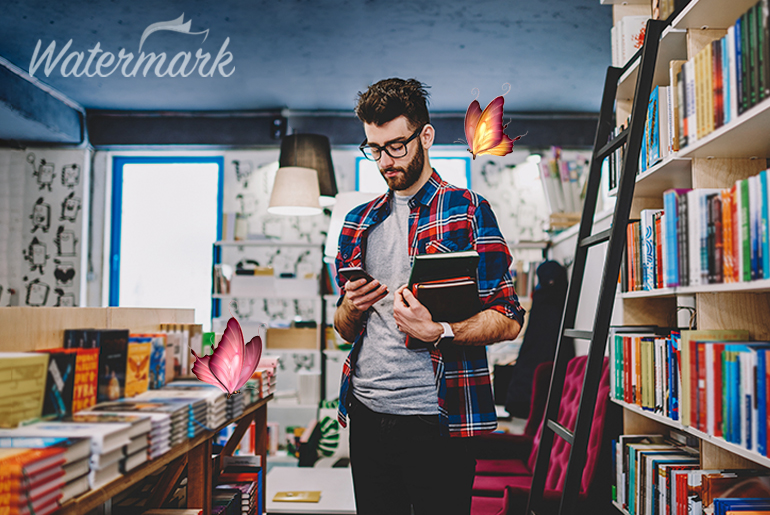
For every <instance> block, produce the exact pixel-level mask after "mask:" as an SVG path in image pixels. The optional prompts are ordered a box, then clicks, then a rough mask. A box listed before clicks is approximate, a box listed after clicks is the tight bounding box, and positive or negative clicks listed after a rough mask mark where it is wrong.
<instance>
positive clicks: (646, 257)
mask: <svg viewBox="0 0 770 515" xmlns="http://www.w3.org/2000/svg"><path fill="white" fill-rule="evenodd" d="M660 212H661V210H659V209H643V210H642V211H641V213H640V218H641V237H642V248H641V260H642V263H643V267H642V270H643V273H644V276H643V282H644V283H643V287H644V290H647V291H651V290H654V289H655V286H656V284H655V256H656V249H655V225H654V222H653V218H654V217H655V215H656V214H658V213H660Z"/></svg>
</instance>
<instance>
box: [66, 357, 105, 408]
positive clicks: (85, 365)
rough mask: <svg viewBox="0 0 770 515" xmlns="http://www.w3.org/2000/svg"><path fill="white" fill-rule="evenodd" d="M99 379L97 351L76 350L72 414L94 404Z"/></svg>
mask: <svg viewBox="0 0 770 515" xmlns="http://www.w3.org/2000/svg"><path fill="white" fill-rule="evenodd" d="M98 377H99V349H77V358H76V360H75V383H74V388H73V394H72V412H73V413H77V412H78V411H80V410H84V409H88V408H90V407H91V406H93V405H94V404H96V390H97V384H98V383H97V380H98Z"/></svg>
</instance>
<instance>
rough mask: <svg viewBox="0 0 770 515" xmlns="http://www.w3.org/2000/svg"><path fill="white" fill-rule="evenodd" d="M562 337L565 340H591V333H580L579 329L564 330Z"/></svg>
mask: <svg viewBox="0 0 770 515" xmlns="http://www.w3.org/2000/svg"><path fill="white" fill-rule="evenodd" d="M564 336H566V337H567V338H577V339H578V340H592V339H593V337H594V332H593V331H580V330H579V329H565V330H564Z"/></svg>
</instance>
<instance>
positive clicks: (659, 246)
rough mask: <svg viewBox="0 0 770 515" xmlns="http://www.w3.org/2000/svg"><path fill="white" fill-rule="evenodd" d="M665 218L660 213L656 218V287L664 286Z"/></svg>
mask: <svg viewBox="0 0 770 515" xmlns="http://www.w3.org/2000/svg"><path fill="white" fill-rule="evenodd" d="M663 220H664V214H663V213H660V214H658V216H657V217H656V218H655V287H656V288H663V227H664V225H663Z"/></svg>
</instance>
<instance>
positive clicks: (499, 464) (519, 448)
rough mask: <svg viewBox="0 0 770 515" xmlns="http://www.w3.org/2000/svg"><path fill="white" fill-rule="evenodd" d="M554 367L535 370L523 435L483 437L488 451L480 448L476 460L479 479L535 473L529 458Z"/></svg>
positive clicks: (483, 443) (547, 366)
mask: <svg viewBox="0 0 770 515" xmlns="http://www.w3.org/2000/svg"><path fill="white" fill-rule="evenodd" d="M552 368H553V363H552V362H550V361H549V362H547V363H541V364H540V365H538V366H537V368H536V369H535V374H534V377H533V380H532V381H533V384H532V399H531V403H530V410H529V417H528V418H527V424H526V426H525V427H524V433H523V434H520V435H513V434H509V433H491V434H488V435H484V436H482V437H480V440H482V442H481V444H482V446H483V448H485V449H486V452H485V451H484V450H483V449H481V450H480V455H479V458H478V459H477V460H476V475H477V476H490V475H491V476H519V475H528V474H531V473H532V471H531V470H530V469H529V466H528V465H527V459H528V458H529V455H530V454H531V452H532V442H533V441H534V439H535V435H536V434H537V431H538V428H539V427H540V422H541V421H542V419H543V413H544V412H545V404H546V401H547V400H548V388H549V386H550V382H551V369H552ZM500 495H502V493H501V494H500Z"/></svg>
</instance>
